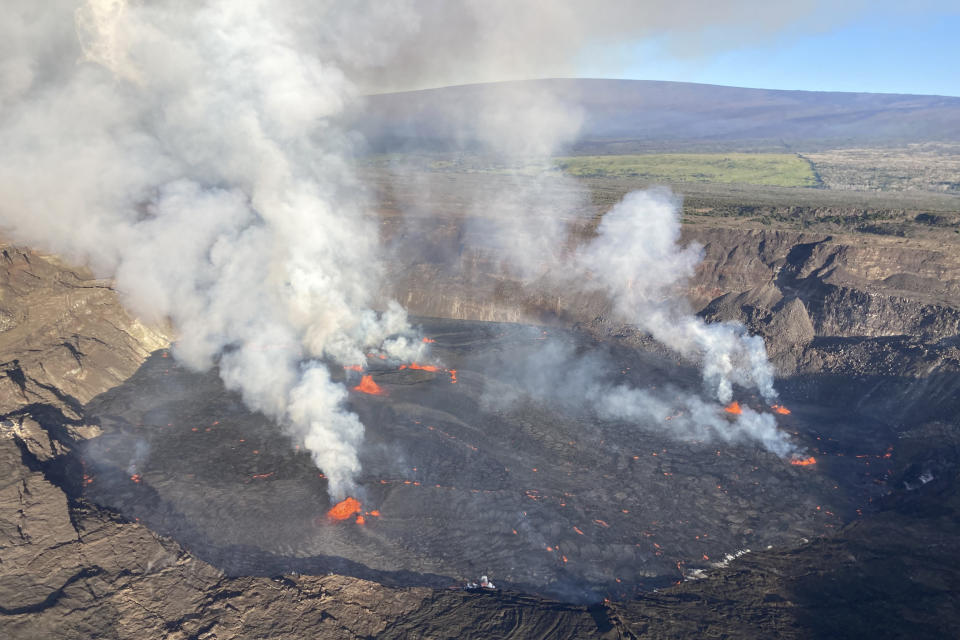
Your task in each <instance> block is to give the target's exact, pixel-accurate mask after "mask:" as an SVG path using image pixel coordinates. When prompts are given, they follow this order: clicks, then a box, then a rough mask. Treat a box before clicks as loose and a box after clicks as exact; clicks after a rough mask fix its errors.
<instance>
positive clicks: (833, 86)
mask: <svg viewBox="0 0 960 640" xmlns="http://www.w3.org/2000/svg"><path fill="white" fill-rule="evenodd" d="M813 25H815V21H809V22H808V23H807V25H805V26H801V25H792V26H788V27H787V28H786V29H784V30H782V31H780V32H778V33H776V34H773V35H770V36H767V37H765V38H762V39H760V41H759V42H757V38H752V37H750V36H749V34H743V37H741V38H737V40H739V41H740V42H746V41H751V42H752V44H749V45H747V46H740V47H737V46H736V45H734V46H733V47H731V46H730V41H731V40H733V39H732V38H729V34H726V35H727V36H728V37H727V38H726V39H725V40H726V41H725V43H724V44H725V45H726V46H716V47H710V46H708V47H706V50H703V49H702V48H701V47H699V46H697V43H696V42H694V41H691V40H686V41H683V42H680V41H677V40H676V39H675V38H671V37H669V36H654V37H647V38H645V39H643V40H642V41H641V42H639V43H636V44H630V45H621V46H619V47H618V50H617V51H616V55H612V56H609V57H608V58H607V60H608V61H607V62H604V63H603V64H598V63H596V62H591V63H589V64H585V65H583V67H582V74H583V75H584V76H593V77H611V78H632V79H640V80H674V81H680V82H702V83H707V84H720V85H730V86H739V87H755V88H764V89H804V90H812V91H857V92H860V91H864V92H877V93H915V94H934V95H946V96H960V0H957V2H956V7H955V8H951V7H949V5H946V6H941V7H939V8H931V9H928V10H922V9H921V10H918V11H916V10H915V11H911V12H909V13H908V12H906V11H888V12H885V13H884V14H881V15H877V14H861V15H858V16H851V17H850V18H849V19H847V20H845V21H843V22H842V23H841V24H834V25H831V26H829V27H826V28H816V27H815V26H813ZM711 35H715V36H716V35H721V34H704V36H705V38H707V39H709V38H710V36H711ZM611 58H612V59H614V60H613V61H612V63H611V61H610V59H611Z"/></svg>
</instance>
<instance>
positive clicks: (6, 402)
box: [0, 220, 960, 638]
mask: <svg viewBox="0 0 960 640" xmlns="http://www.w3.org/2000/svg"><path fill="white" fill-rule="evenodd" d="M387 225H388V226H389V222H388V223H387ZM428 226H430V227H431V229H430V230H429V234H428V236H429V238H430V242H426V243H425V242H423V237H422V236H421V237H411V238H410V242H409V246H410V247H412V246H418V247H421V248H420V249H418V250H417V251H412V250H411V251H406V245H405V244H404V243H403V242H397V243H396V245H395V246H396V247H397V255H398V256H404V257H403V258H402V259H398V260H397V261H396V263H395V265H394V267H395V268H394V269H393V270H392V276H393V278H392V284H393V293H394V294H395V295H396V297H397V298H398V299H400V301H401V302H404V303H405V304H406V305H407V306H408V308H409V309H410V311H411V313H413V314H420V315H426V316H437V317H448V318H460V319H477V320H507V321H531V320H532V321H537V322H559V323H564V324H575V323H579V324H580V325H581V326H582V327H584V328H587V329H590V330H593V331H595V332H596V333H597V334H600V335H603V336H604V337H607V338H611V339H614V340H624V341H625V342H626V343H627V344H636V343H637V341H640V342H643V340H644V338H643V336H639V335H637V334H636V332H634V331H632V330H631V329H630V328H629V327H623V326H620V325H617V324H616V323H614V322H612V321H611V320H610V317H611V314H610V306H609V301H607V300H605V299H604V298H603V297H602V296H599V295H597V296H581V295H576V294H572V293H570V292H566V291H556V290H549V289H541V290H539V291H538V290H537V289H530V288H525V287H523V286H521V285H520V284H519V283H518V281H517V280H516V279H514V278H511V277H508V276H507V275H504V272H503V270H502V268H501V265H500V263H499V260H498V258H497V256H496V255H495V254H493V253H491V252H490V251H489V250H481V249H477V248H476V247H474V246H472V245H471V239H470V237H469V235H468V234H466V233H465V232H464V231H463V225H462V224H461V223H460V222H458V221H456V220H453V221H446V222H443V223H442V224H437V223H436V221H435V220H434V221H431V222H429V224H428ZM404 228H405V232H407V233H409V231H410V227H409V224H405V227H404ZM388 235H389V229H388ZM414 235H415V234H414ZM394 237H396V236H394ZM684 239H685V240H687V241H693V242H697V243H699V244H701V245H702V246H703V255H704V259H703V262H702V263H701V265H700V267H699V269H698V271H697V274H696V277H695V278H694V280H693V282H691V285H690V290H689V297H690V300H691V304H692V306H693V307H694V308H695V309H697V310H699V312H700V313H701V314H702V315H703V316H704V317H705V318H706V319H708V320H730V319H735V320H740V321H742V322H745V323H746V324H748V325H749V326H750V327H751V329H753V330H754V331H756V332H758V333H760V334H761V335H763V336H764V337H765V339H766V340H767V344H768V347H769V349H770V352H771V354H772V357H773V359H774V361H775V363H776V364H777V366H778V369H779V371H780V373H781V375H782V376H783V380H781V385H784V386H785V387H786V388H788V389H790V388H796V389H801V390H803V392H804V393H806V394H807V395H808V397H810V398H811V400H815V399H817V398H820V399H822V400H824V401H825V402H826V401H829V402H834V403H836V402H849V403H851V404H856V405H857V410H858V411H863V412H864V413H866V414H869V413H870V412H871V411H873V412H874V413H875V415H877V416H878V418H882V419H884V420H885V421H896V420H900V419H904V420H906V421H909V423H910V424H912V425H917V426H914V427H911V429H910V431H909V433H907V435H906V436H905V440H904V443H903V448H904V450H905V452H906V453H905V454H904V462H902V463H898V466H897V469H896V470H895V471H896V477H897V481H898V483H899V485H898V486H902V487H909V486H914V485H916V484H917V483H918V482H919V481H918V477H919V476H920V475H922V474H923V473H924V472H926V471H931V473H933V474H934V475H935V476H936V477H937V478H938V479H939V478H944V479H947V480H949V479H950V478H954V477H955V476H956V472H957V468H958V466H957V463H958V460H960V457H958V454H957V447H956V442H957V441H958V440H957V435H956V427H955V415H956V411H957V408H958V405H957V400H956V399H957V398H960V375H958V374H957V372H958V371H960V339H958V337H957V333H958V326H960V311H958V310H960V252H956V251H953V250H952V249H951V248H950V247H949V246H944V247H937V246H935V245H930V244H923V243H915V242H911V241H908V240H902V239H891V238H873V237H863V236H850V237H840V236H835V237H832V236H828V235H823V234H810V233H800V232H792V231H777V230H769V229H754V230H751V229H737V228H733V227H729V226H724V225H720V224H712V225H706V224H696V225H690V226H687V227H685V229H684ZM531 291H533V292H531ZM0 329H2V330H0V361H2V362H3V364H2V367H3V373H4V375H3V376H2V377H0V414H2V415H0V471H2V477H3V480H2V481H0V631H2V632H3V635H4V636H5V637H11V638H33V637H64V638H85V637H91V636H96V635H110V636H111V637H144V636H146V637H170V638H214V637H264V636H266V635H272V636H275V637H276V636H289V637H302V636H305V635H322V636H323V637H343V638H355V637H374V636H375V637H410V636H417V637H450V636H451V635H456V636H458V637H490V636H495V637H604V636H606V637H677V636H682V635H684V633H686V632H689V633H703V632H704V629H709V630H712V631H717V632H718V633H719V632H724V633H733V634H736V635H739V636H741V637H751V636H753V637H764V635H769V634H772V633H776V634H779V635H782V636H783V637H791V634H792V635H793V636H796V637H801V636H802V635H803V633H804V632H805V631H804V630H809V629H817V630H820V631H823V632H826V631H824V629H825V627H823V626H822V623H821V622H820V620H819V619H818V618H817V617H816V616H819V615H823V616H831V615H833V614H832V613H831V612H832V610H830V609H829V608H824V607H823V606H821V605H820V604H818V602H819V600H818V599H817V598H816V597H814V595H815V594H814V592H817V593H819V591H821V590H822V589H824V588H826V587H825V586H824V585H826V586H829V585H831V584H835V583H836V581H837V580H841V581H847V583H848V584H862V583H863V582H864V581H867V582H870V583H871V584H872V585H873V589H874V591H873V594H874V596H875V599H874V600H871V601H869V602H868V604H862V603H861V604H859V605H857V607H859V608H856V607H855V608H854V609H853V610H854V611H855V613H856V615H851V617H849V620H848V622H850V625H852V626H848V627H846V628H848V629H850V628H855V623H856V624H859V623H861V622H862V620H863V618H864V617H865V616H866V617H869V616H878V614H880V613H882V612H883V611H890V612H895V614H896V615H897V616H899V617H900V618H902V619H907V618H909V615H910V613H909V612H910V606H911V605H910V603H909V602H908V601H906V600H903V599H902V598H900V596H899V594H900V590H901V589H902V588H903V587H902V585H903V584H906V583H908V582H909V584H910V588H911V589H914V590H915V591H916V593H919V594H920V596H921V597H922V598H923V599H924V601H925V602H927V603H928V604H929V606H930V607H935V608H939V610H941V611H943V612H945V616H944V617H943V618H941V621H940V622H939V623H934V624H930V623H925V626H923V627H918V636H917V637H923V636H929V637H935V636H936V635H937V634H938V633H941V632H949V631H950V630H955V629H956V627H955V626H951V624H953V623H952V622H950V621H951V620H954V619H955V615H954V614H955V613H956V612H955V602H954V603H953V604H951V602H953V600H952V599H951V596H950V594H951V593H952V592H953V590H954V589H955V588H956V585H957V583H956V580H957V577H956V575H955V572H952V571H950V570H947V569H944V568H943V567H944V566H945V565H944V558H943V556H942V555H938V554H937V553H933V552H930V553H926V554H920V555H919V556H917V558H918V560H917V561H916V563H915V565H916V566H915V565H914V564H911V562H913V561H912V560H905V561H902V562H901V561H898V562H896V563H893V562H892V561H891V560H889V559H890V558H898V557H899V558H904V557H909V554H910V553H912V551H911V549H912V547H911V545H913V544H914V541H915V540H921V541H923V540H926V541H928V542H930V544H939V545H945V544H948V543H949V540H950V539H951V538H950V536H951V535H953V534H952V532H953V531H954V528H955V525H952V524H950V523H951V522H954V521H953V520H951V517H953V516H951V514H955V513H956V495H955V493H950V491H948V490H947V489H943V488H938V487H941V485H939V484H937V483H934V484H935V485H936V486H934V489H936V490H937V491H940V492H941V494H942V495H940V494H937V495H933V496H932V497H927V496H924V500H922V501H920V502H917V501H915V500H913V496H915V495H919V492H917V493H914V492H912V491H909V492H908V491H905V490H901V491H900V494H902V495H899V494H898V495H895V496H894V497H893V499H892V502H891V504H890V506H889V509H888V510H887V511H885V512H884V514H885V515H882V516H881V517H880V518H879V519H876V520H871V521H870V524H867V523H864V524H862V525H859V526H856V527H854V528H852V529H851V530H850V531H848V532H843V533H842V534H841V535H840V537H838V538H837V539H836V540H832V541H825V542H821V543H816V544H814V545H811V546H809V547H803V548H801V549H799V550H795V551H779V552H765V553H758V554H754V555H752V556H751V557H750V558H749V559H748V560H746V561H745V562H744V563H743V564H739V565H738V564H736V563H735V564H734V565H731V567H729V568H728V569H722V570H717V571H716V572H715V573H712V574H711V575H710V577H708V578H707V579H706V580H702V581H696V582H687V583H684V584H683V585H682V586H681V587H679V588H677V589H675V590H669V591H665V592H662V593H661V594H651V595H650V596H649V597H646V598H643V599H641V600H639V601H635V602H631V603H622V604H616V605H610V604H607V605H596V606H594V607H589V608H588V607H579V606H571V605H564V604H561V603H556V602H549V601H544V600H540V599H537V598H527V597H520V596H514V595H510V594H492V593H491V594H487V593H483V594H471V593H467V592H458V591H436V590H431V589H427V588H407V589H398V588H388V587H385V586H383V585H379V584H376V583H372V582H367V581H363V580H358V579H353V578H344V577H340V576H296V575H290V576H284V577H277V578H273V579H271V578H259V577H248V578H228V577H225V576H224V575H223V574H222V573H221V572H220V571H218V570H217V569H216V568H215V567H212V566H211V565H209V564H207V563H205V562H203V561H201V560H198V559H197V558H195V557H194V556H193V555H191V553H190V552H189V551H188V550H185V549H183V548H182V547H181V546H180V545H178V544H177V543H175V542H173V541H171V540H169V539H164V538H161V537H158V536H157V535H155V534H154V533H152V532H151V531H149V530H148V529H146V528H145V527H143V526H141V525H139V524H138V523H136V522H129V521H125V520H124V519H122V518H119V517H117V516H116V515H115V514H110V513H108V512H106V511H104V510H102V509H101V508H99V507H97V506H95V505H92V504H89V503H86V502H84V501H83V500H82V499H81V498H80V492H79V491H78V490H77V489H78V485H79V484H80V483H84V482H87V478H85V477H84V469H83V468H82V466H81V465H80V463H79V462H78V461H77V459H76V458H75V457H73V456H72V455H71V452H72V451H73V449H74V447H75V446H76V444H77V442H78V441H79V440H81V439H86V438H92V437H96V436H97V435H98V433H99V427H98V426H97V425H96V424H93V423H92V422H91V421H89V420H88V419H87V417H86V416H85V415H84V414H83V405H84V403H86V402H87V401H88V400H89V399H90V398H92V397H93V396H95V395H97V394H98V393H101V392H103V391H105V390H107V389H109V388H111V387H113V386H115V385H117V384H118V383H120V382H122V381H123V380H125V379H126V378H128V377H129V376H130V375H132V374H133V373H134V372H135V371H136V370H137V368H138V367H139V366H140V364H141V363H142V362H143V361H144V359H145V358H146V357H147V356H148V355H149V354H150V353H151V352H153V351H155V350H156V349H158V348H162V347H164V346H166V345H167V344H168V342H169V339H170V338H169V335H168V334H167V333H166V332H165V331H163V330H157V329H154V328H150V327H146V326H144V325H142V324H141V323H139V322H138V321H136V320H135V319H133V318H131V317H130V316H129V315H128V314H127V313H126V312H124V311H123V309H122V307H121V305H120V303H119V300H118V298H117V294H116V292H115V291H113V290H112V288H111V285H110V283H109V282H104V281H99V280H95V279H93V278H92V277H91V276H90V275H89V274H87V273H84V272H83V271H82V270H76V269H72V268H70V267H67V266H65V265H63V264H61V263H60V262H58V261H57V260H55V259H52V258H50V257H45V256H41V255H39V254H37V253H34V252H31V251H28V250H25V249H17V248H15V247H11V246H4V247H2V252H0ZM951 416H952V418H951ZM944 443H945V446H946V448H944ZM911 447H912V449H911ZM940 482H941V483H942V482H943V481H942V480H941V481H940ZM942 486H944V487H946V486H948V485H942ZM934 503H935V504H934ZM904 514H907V515H906V516H905V515H904ZM904 518H906V519H904ZM951 527H953V528H951ZM878 540H879V541H880V542H879V543H878V542H877V541H878ZM924 544H926V543H924ZM930 548H931V549H932V548H934V547H930ZM851 549H853V551H851ZM851 554H855V556H854V555H851ZM851 557H854V558H855V559H854V560H851V559H850V558H851ZM825 559H826V560H825ZM885 563H886V564H885ZM894 565H896V566H894ZM915 569H916V570H915ZM884 576H888V577H886V578H884ZM889 576H894V578H889ZM881 578H882V579H881ZM834 595H835V596H836V598H838V602H843V599H842V598H843V594H842V592H841V591H840V590H838V591H837V592H836V593H835V594H834ZM721 600H722V602H720V601H721ZM865 602H867V601H865ZM718 603H719V604H718ZM870 603H873V604H870ZM878 603H879V604H878ZM884 603H886V604H884ZM891 603H892V604H891ZM951 607H953V608H951ZM890 615H893V614H890ZM890 615H887V617H886V618H884V617H883V616H879V617H877V618H876V619H877V620H878V621H881V622H882V621H884V620H887V618H890ZM857 616H859V617H857ZM666 622H669V624H666ZM887 623H889V624H894V623H896V621H893V622H890V621H889V620H887V622H884V624H887ZM878 624H879V623H878ZM873 626H874V627H877V626H878V625H873ZM684 630H686V631H684Z"/></svg>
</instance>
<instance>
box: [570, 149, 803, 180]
mask: <svg viewBox="0 0 960 640" xmlns="http://www.w3.org/2000/svg"><path fill="white" fill-rule="evenodd" d="M556 162H557V166H558V167H559V168H560V169H562V170H563V171H565V172H566V173H568V174H570V175H573V176H577V177H583V178H599V177H611V178H638V179H642V180H645V181H651V182H658V181H662V182H667V183H675V182H719V183H745V184H756V185H766V186H776V187H815V186H817V177H816V175H815V174H814V172H813V170H812V169H811V166H810V163H809V162H808V161H807V160H805V159H804V158H801V157H799V156H797V155H793V154H787V153H657V154H646V155H625V156H573V157H567V158H557V160H556Z"/></svg>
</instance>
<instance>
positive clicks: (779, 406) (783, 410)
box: [770, 404, 790, 416]
mask: <svg viewBox="0 0 960 640" xmlns="http://www.w3.org/2000/svg"><path fill="white" fill-rule="evenodd" d="M770 408H771V409H773V410H774V412H775V413H779V414H780V415H782V416H788V415H790V409H787V408H786V407H785V406H783V405H782V404H775V405H773V406H771V407H770Z"/></svg>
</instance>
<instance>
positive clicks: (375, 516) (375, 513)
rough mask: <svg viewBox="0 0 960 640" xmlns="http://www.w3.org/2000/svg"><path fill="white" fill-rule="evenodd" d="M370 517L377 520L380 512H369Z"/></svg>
mask: <svg viewBox="0 0 960 640" xmlns="http://www.w3.org/2000/svg"><path fill="white" fill-rule="evenodd" d="M370 515H371V516H373V517H374V518H379V517H380V511H379V510H378V509H374V510H373V511H371V512H370Z"/></svg>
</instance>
